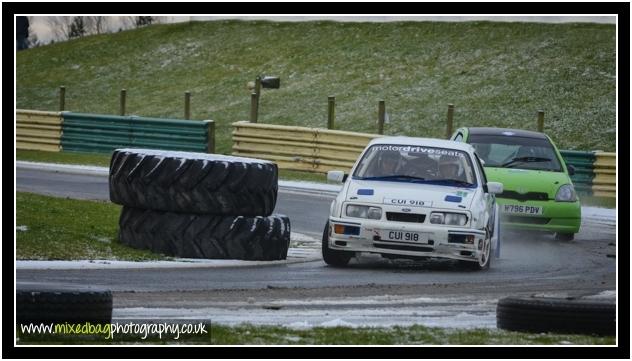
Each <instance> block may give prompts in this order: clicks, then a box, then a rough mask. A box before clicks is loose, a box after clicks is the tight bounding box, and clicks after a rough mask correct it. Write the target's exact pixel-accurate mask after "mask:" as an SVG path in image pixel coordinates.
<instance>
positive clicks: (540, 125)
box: [538, 110, 544, 133]
mask: <svg viewBox="0 0 632 361" xmlns="http://www.w3.org/2000/svg"><path fill="white" fill-rule="evenodd" d="M543 131H544V111H543V110H538V132H540V133H542V132H543Z"/></svg>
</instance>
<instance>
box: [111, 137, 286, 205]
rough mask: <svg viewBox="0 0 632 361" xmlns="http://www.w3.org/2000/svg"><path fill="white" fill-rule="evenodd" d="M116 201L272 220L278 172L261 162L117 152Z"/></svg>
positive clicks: (113, 188) (113, 166)
mask: <svg viewBox="0 0 632 361" xmlns="http://www.w3.org/2000/svg"><path fill="white" fill-rule="evenodd" d="M109 183H110V200H111V201H112V202H114V203H117V204H120V205H124V206H129V207H135V208H144V209H154V210H161V211H171V212H186V213H200V214H215V215H222V216H229V215H232V216H268V215H270V214H272V211H273V210H274V207H275V205H276V198H277V191H278V169H277V165H276V164H275V163H271V162H268V161H262V160H258V159H249V158H238V157H229V156H222V155H215V154H205V153H189V152H166V151H159V150H151V149H117V150H115V151H114V153H113V154H112V159H111V161H110V177H109Z"/></svg>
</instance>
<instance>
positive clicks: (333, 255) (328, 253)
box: [322, 222, 355, 267]
mask: <svg viewBox="0 0 632 361" xmlns="http://www.w3.org/2000/svg"><path fill="white" fill-rule="evenodd" d="M322 249H323V260H324V261H325V263H327V264H328V265H330V266H334V267H344V266H346V265H347V264H348V263H349V260H351V257H353V256H354V254H355V253H354V252H347V251H338V250H335V249H331V248H329V222H327V223H326V224H325V230H324V231H323V240H322Z"/></svg>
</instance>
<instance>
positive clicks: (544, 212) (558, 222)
mask: <svg viewBox="0 0 632 361" xmlns="http://www.w3.org/2000/svg"><path fill="white" fill-rule="evenodd" d="M450 139H451V140H454V141H460V142H467V143H469V144H471V145H472V146H474V148H475V149H476V153H477V154H478V156H479V157H480V158H481V159H482V160H483V163H484V164H483V167H484V168H485V174H486V175H487V179H488V180H490V181H493V182H500V183H502V184H503V187H504V191H503V193H501V194H498V195H496V199H497V202H498V204H499V206H500V212H501V220H502V221H503V225H504V226H507V227H510V228H519V229H530V230H541V231H549V232H555V238H556V239H558V240H566V241H570V240H572V239H573V238H574V236H575V233H577V232H579V226H580V224H581V206H580V203H579V199H578V198H577V194H576V192H575V187H574V186H573V182H572V181H571V178H570V176H569V174H571V175H572V174H574V172H575V170H574V168H573V167H572V166H567V165H566V163H565V162H564V159H563V158H562V156H561V155H560V152H559V151H558V150H557V148H556V147H555V145H554V144H553V142H552V141H551V139H550V138H549V137H548V136H547V135H546V134H543V133H538V132H532V131H526V130H519V129H503V128H459V129H457V130H456V132H454V134H453V135H452V137H451V138H450Z"/></svg>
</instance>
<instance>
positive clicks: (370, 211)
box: [347, 204, 382, 219]
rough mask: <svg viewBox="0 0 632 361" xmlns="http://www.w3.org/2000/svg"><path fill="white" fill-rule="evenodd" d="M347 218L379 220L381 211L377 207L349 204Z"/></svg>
mask: <svg viewBox="0 0 632 361" xmlns="http://www.w3.org/2000/svg"><path fill="white" fill-rule="evenodd" d="M347 217H354V218H368V219H380V218H382V209H381V208H379V207H369V206H359V205H356V204H349V205H347Z"/></svg>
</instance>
